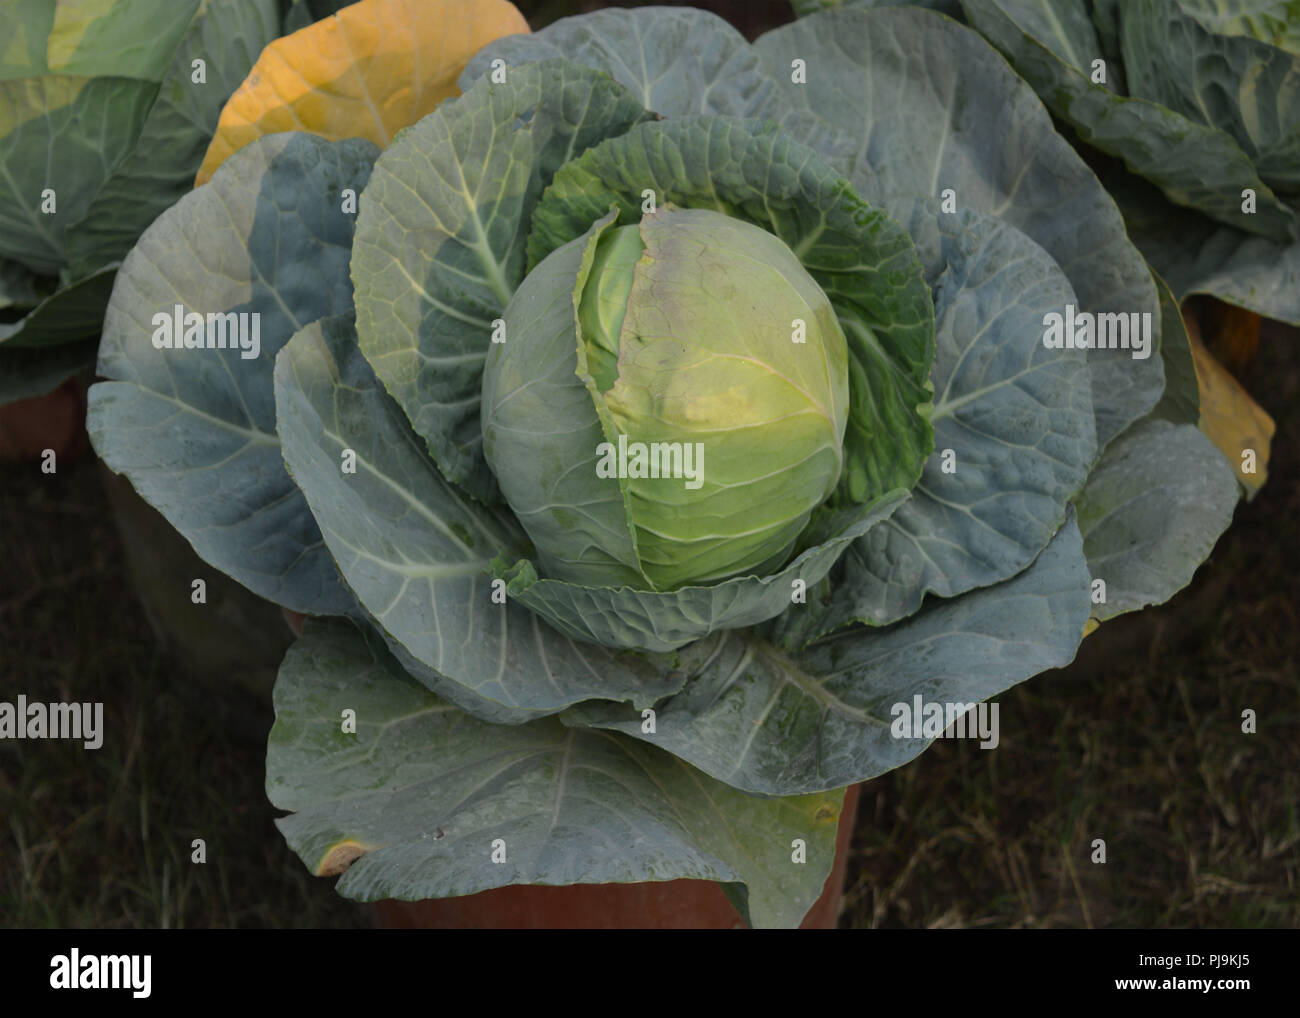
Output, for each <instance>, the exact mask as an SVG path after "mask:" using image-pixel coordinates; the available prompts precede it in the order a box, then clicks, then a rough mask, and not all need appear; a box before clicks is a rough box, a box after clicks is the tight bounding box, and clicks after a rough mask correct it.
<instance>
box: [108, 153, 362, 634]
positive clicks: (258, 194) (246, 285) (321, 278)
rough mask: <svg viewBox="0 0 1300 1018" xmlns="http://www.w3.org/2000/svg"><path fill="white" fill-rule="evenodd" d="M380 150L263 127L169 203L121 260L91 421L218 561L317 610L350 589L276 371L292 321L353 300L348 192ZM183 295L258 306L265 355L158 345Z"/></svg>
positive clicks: (170, 515)
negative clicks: (285, 426)
mask: <svg viewBox="0 0 1300 1018" xmlns="http://www.w3.org/2000/svg"><path fill="white" fill-rule="evenodd" d="M376 154H377V149H376V148H375V146H373V145H371V144H370V143H369V142H366V141H361V140H359V139H350V140H348V141H344V142H339V143H330V142H326V141H324V140H322V139H320V138H317V137H315V136H314V135H308V134H279V135H274V136H271V137H267V138H263V139H260V140H259V141H258V142H256V143H255V144H253V145H250V146H248V147H247V148H245V149H243V150H241V151H240V152H239V153H238V154H237V155H235V156H232V157H231V159H230V160H228V161H227V162H226V163H225V164H224V165H223V166H222V168H221V171H220V172H219V173H218V174H217V175H216V176H215V177H214V178H213V180H212V182H211V183H210V184H208V185H206V186H204V187H201V188H199V189H197V190H195V191H192V192H191V193H190V194H188V195H186V196H185V197H184V198H182V199H181V200H180V201H179V202H178V203H177V204H176V205H174V206H173V207H172V208H171V209H169V210H168V211H167V212H164V213H163V214H162V216H160V217H159V218H158V220H157V222H155V223H154V225H153V226H151V227H150V228H149V229H148V230H147V231H145V233H144V235H143V236H142V237H141V238H140V242H139V243H138V244H137V245H136V247H135V249H134V250H133V251H132V252H131V254H130V255H128V256H127V258H126V261H125V262H124V263H123V264H122V268H121V269H120V270H119V272H118V276H117V283H116V285H115V287H114V289H113V297H112V300H111V301H110V302H109V306H108V311H107V313H106V314H105V318H104V336H103V340H102V343H101V346H100V356H99V373H100V374H101V375H103V376H104V377H105V378H108V379H110V381H107V382H102V383H100V384H98V385H96V386H94V387H93V388H92V389H91V393H90V408H89V414H88V420H87V427H88V430H89V431H90V435H91V440H92V441H93V443H94V445H95V448H96V450H97V451H98V453H99V455H100V457H101V458H102V459H103V460H104V461H105V462H106V463H107V465H108V466H109V467H110V468H111V469H112V470H114V471H116V472H117V473H122V474H125V475H126V476H127V477H128V478H129V479H130V481H131V483H132V484H133V485H134V486H135V489H136V490H137V491H138V492H139V493H140V494H141V495H142V496H144V498H145V500H146V501H148V502H149V503H150V504H151V505H153V506H154V508H156V509H157V510H158V511H159V512H161V513H162V514H163V515H164V516H165V517H167V519H168V520H169V521H170V522H171V524H172V526H174V527H175V528H176V529H177V530H179V531H180V532H181V534H183V535H184V536H185V537H186V539H188V540H189V542H190V543H191V544H192V545H193V546H194V549H195V550H196V551H197V552H198V553H199V555H200V556H201V557H202V558H203V559H205V560H206V561H207V562H209V563H210V564H212V565H213V566H215V567H216V568H218V569H221V570H222V571H223V572H225V573H227V574H228V575H230V576H232V577H233V578H234V579H236V580H238V581H239V582H240V583H242V584H244V586H246V587H248V588H249V589H250V590H252V591H253V592H254V593H257V594H260V595H261V596H262V597H265V598H267V599H269V600H271V601H275V602H277V603H279V604H282V605H284V606H286V607H288V608H291V609H293V610H295V611H301V612H307V613H309V614H332V613H339V612H343V611H346V610H348V609H349V607H350V606H351V604H352V598H351V596H350V595H349V594H348V593H347V591H346V590H344V589H343V587H342V586H341V585H340V584H339V580H338V574H337V571H336V569H335V567H334V563H333V561H332V560H331V558H330V555H329V552H328V551H327V550H326V548H325V546H324V544H323V543H322V542H321V536H320V531H319V529H318V528H317V527H316V523H315V521H314V520H313V519H312V516H311V513H310V511H309V510H308V508H307V503H306V500H305V499H304V498H303V497H302V494H301V493H300V492H299V491H298V490H297V488H296V487H295V486H294V483H293V481H292V480H291V479H290V477H289V475H288V473H287V472H286V471H285V468H284V463H283V461H282V460H281V454H280V438H279V436H278V435H277V434H276V420H275V392H274V386H273V381H272V372H273V370H274V362H275V356H276V354H277V353H278V352H279V350H280V348H281V347H282V346H284V344H285V343H286V342H288V340H289V337H290V336H291V335H292V334H293V333H294V331H295V330H297V329H299V328H301V327H302V326H303V325H304V324H306V323H308V322H311V321H314V320H315V319H317V318H320V317H322V316H325V315H331V314H337V313H339V312H343V311H347V310H349V309H350V308H351V306H352V284H351V281H350V280H349V279H348V268H347V266H348V256H349V254H350V251H351V246H352V231H353V222H352V217H351V216H350V215H348V214H346V213H344V212H342V211H341V199H340V194H341V192H342V190H343V189H344V188H353V189H355V190H357V191H360V190H361V188H362V187H363V186H364V184H365V182H366V179H367V178H368V177H369V175H370V169H371V166H372V164H373V162H374V159H375V155H376ZM177 305H180V306H181V307H182V310H183V311H185V312H192V313H197V314H199V315H204V316H206V315H218V314H235V315H248V316H250V317H247V318H244V319H243V322H244V324H245V326H246V328H247V330H248V331H247V336H248V338H249V340H250V349H249V350H248V351H247V352H249V353H251V352H252V350H251V337H252V330H253V328H254V322H255V321H256V323H257V325H258V327H259V329H260V349H259V351H258V355H257V356H256V357H245V356H244V353H245V351H243V350H240V349H158V348H156V347H155V346H154V343H153V337H154V335H155V334H156V332H157V331H158V325H157V323H155V321H154V317H155V316H156V315H160V314H162V315H172V314H173V312H174V309H175V307H176V306H177ZM254 314H256V315H258V316H259V317H258V318H257V319H256V320H255V319H253V318H252V317H251V316H252V315H254ZM214 332H215V330H214ZM200 341H202V340H201V339H200Z"/></svg>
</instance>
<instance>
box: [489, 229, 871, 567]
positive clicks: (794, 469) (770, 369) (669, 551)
mask: <svg viewBox="0 0 1300 1018" xmlns="http://www.w3.org/2000/svg"><path fill="white" fill-rule="evenodd" d="M570 243H571V244H572V245H579V246H582V247H584V248H586V255H587V257H586V262H587V265H586V267H585V271H580V272H579V274H578V276H577V278H570V277H569V275H564V276H561V277H559V278H558V279H557V278H553V277H552V276H551V275H550V274H549V273H545V272H544V273H542V274H540V275H536V276H530V277H528V278H527V279H526V280H525V281H524V283H523V285H522V286H521V287H520V289H519V291H518V293H517V294H516V296H515V300H514V301H513V302H512V305H511V307H510V308H508V309H507V311H506V320H507V332H506V341H505V342H503V343H500V344H498V345H497V346H496V347H495V348H494V349H493V352H492V356H490V357H489V360H488V365H487V369H486V371H485V378H484V386H485V391H486V392H488V393H491V396H490V398H487V399H485V400H484V402H483V431H484V451H485V454H486V456H487V459H488V463H489V464H490V466H491V467H492V469H493V472H494V473H495V474H496V477H497V479H498V481H499V483H500V485H501V489H502V493H503V494H504V495H505V497H506V500H507V502H508V503H509V504H510V505H511V507H512V508H514V509H515V510H516V512H517V513H518V514H519V517H520V519H521V521H522V522H523V523H524V526H525V529H526V530H527V531H528V532H529V535H530V536H531V537H532V538H533V540H534V543H535V544H536V546H537V550H538V554H539V557H540V559H541V561H542V564H543V567H544V569H545V570H546V572H547V573H548V574H549V575H552V576H555V577H557V578H560V579H567V580H572V581H574V582H586V583H605V584H611V585H613V584H619V583H625V584H629V585H632V586H639V587H646V588H650V589H657V590H667V589H672V588H674V587H677V586H680V585H682V584H685V583H710V582H715V581H717V580H721V579H724V578H726V577H728V576H732V575H736V574H740V573H755V574H757V575H765V574H766V573H768V572H770V571H772V570H773V569H775V568H778V567H779V566H781V565H782V564H783V563H784V561H785V560H786V559H787V558H788V557H789V555H790V552H791V551H792V549H793V548H794V545H795V542H796V540H797V539H798V537H799V534H800V533H801V532H802V531H803V529H804V527H805V526H806V525H807V523H808V520H809V517H810V516H811V514H812V512H813V510H814V509H816V507H817V506H818V505H819V504H820V503H821V502H822V501H824V500H825V499H826V498H827V497H828V496H829V495H830V494H831V492H832V491H833V490H834V489H835V486H836V484H837V483H838V481H839V479H840V473H841V468H842V466H843V451H842V443H843V441H844V429H845V424H846V420H847V414H848V384H849V383H848V365H847V360H848V354H847V350H846V346H845V340H844V333H843V331H842V330H841V328H840V325H839V323H838V322H837V321H836V317H835V314H834V311H833V309H832V308H831V304H830V301H829V300H828V299H827V297H826V295H825V294H824V293H823V292H822V289H821V287H819V286H818V285H817V283H816V282H815V281H814V280H813V279H812V277H811V276H809V275H808V272H807V271H806V270H805V269H804V267H803V266H802V265H801V264H800V263H799V260H798V259H797V258H796V257H795V255H794V253H793V252H792V251H790V249H789V248H788V247H787V246H786V245H785V244H784V243H782V242H781V241H780V240H779V239H778V238H776V237H774V236H773V235H772V234H770V233H768V232H767V231H766V230H762V229H760V228H759V227H757V226H753V225H751V224H749V223H746V222H743V221H740V220H736V219H732V218H730V217H728V216H725V215H723V214H721V213H719V212H713V211H710V210H704V209H680V210H679V209H665V210H662V211H659V212H654V213H649V214H647V215H645V216H644V217H643V218H642V220H641V222H640V223H639V224H635V225H630V226H621V227H617V228H614V229H606V230H603V231H601V232H600V233H599V234H597V235H596V236H594V237H590V238H579V239H578V240H575V241H572V242H570ZM557 287H559V288H560V289H562V290H563V291H564V297H565V298H566V299H567V298H568V297H569V295H572V299H573V303H574V305H575V307H576V312H577V313H576V315H575V317H574V319H573V320H572V321H570V322H567V323H563V324H566V325H568V326H569V331H570V334H571V335H570V338H569V344H570V345H571V346H572V358H573V361H574V364H575V370H576V374H577V376H578V377H579V378H580V379H581V380H582V381H583V383H584V385H585V386H586V388H587V391H588V394H589V397H590V401H589V405H588V406H587V408H586V414H585V416H586V417H587V418H588V420H589V421H590V422H595V421H597V420H599V422H600V424H601V426H602V427H601V432H600V434H599V436H598V437H599V438H600V439H601V440H600V441H599V442H597V443H596V445H595V448H592V447H591V446H590V441H589V440H590V437H591V434H592V432H591V431H590V430H588V429H583V430H580V431H578V430H575V429H574V427H573V424H574V421H573V418H572V417H571V416H565V417H560V416H557V415H556V413H555V408H554V406H553V405H549V404H548V402H547V401H546V400H545V399H544V398H535V397H530V394H529V393H528V392H527V390H528V388H529V387H530V381H531V380H532V379H535V378H537V377H540V376H545V375H546V374H547V373H549V372H550V371H552V370H554V367H555V365H554V363H553V352H554V350H555V349H556V346H557V344H556V342H555V337H554V336H550V335H546V334H544V332H545V326H543V327H542V329H540V330H539V328H538V325H537V323H536V322H535V321H531V320H530V318H529V315H528V311H527V308H528V307H530V306H531V305H532V304H533V303H534V302H536V301H540V300H545V299H546V298H547V297H548V296H550V295H551V292H552V291H553V290H554V289H555V288H557ZM566 352H567V351H566ZM502 379H508V382H507V384H502ZM521 390H523V391H522V392H521ZM522 460H526V461H542V462H554V472H553V473H552V474H551V476H552V477H554V478H555V479H556V483H554V484H553V485H552V486H550V487H549V488H548V489H547V490H546V493H545V498H544V499H542V500H541V502H540V504H539V498H538V495H539V491H538V489H537V488H536V487H535V486H534V485H533V483H532V475H531V473H530V472H528V471H522V470H515V469H513V465H514V464H515V463H516V462H519V461H522ZM548 473H549V472H548ZM593 473H594V474H595V476H596V477H597V478H598V479H599V480H600V481H601V482H603V484H602V485H601V487H603V488H604V489H605V495H606V498H605V499H604V501H603V505H602V509H603V510H608V511H598V512H593V511H592V510H591V503H590V498H589V493H590V490H591V487H592V485H591V476H590V475H591V474H593Z"/></svg>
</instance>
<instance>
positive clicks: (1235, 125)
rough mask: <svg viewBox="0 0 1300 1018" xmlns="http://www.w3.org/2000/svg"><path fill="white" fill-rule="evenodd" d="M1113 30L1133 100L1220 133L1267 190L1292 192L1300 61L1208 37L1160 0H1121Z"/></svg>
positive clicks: (1299, 123)
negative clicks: (1251, 165)
mask: <svg viewBox="0 0 1300 1018" xmlns="http://www.w3.org/2000/svg"><path fill="white" fill-rule="evenodd" d="M1292 17H1294V15H1292ZM1119 31H1120V46H1121V49H1122V51H1123V53H1124V64H1125V67H1126V69H1127V74H1128V81H1129V89H1130V91H1131V92H1132V93H1133V94H1134V95H1140V96H1145V97H1146V98H1148V99H1151V100H1154V101H1155V102H1159V103H1162V104H1164V105H1165V106H1168V107H1169V108H1170V109H1172V110H1175V111H1177V112H1178V113H1181V114H1182V115H1183V116H1185V117H1187V118H1188V119H1190V120H1193V121H1196V122H1198V123H1204V124H1207V125H1210V126H1213V127H1217V128H1219V129H1220V130H1222V131H1226V132H1227V133H1228V134H1230V135H1232V137H1234V138H1235V139H1236V140H1237V143H1238V144H1239V145H1240V146H1241V147H1242V148H1243V149H1245V151H1246V153H1247V154H1248V155H1249V156H1250V158H1251V161H1252V162H1253V163H1254V164H1255V168H1256V170H1257V171H1258V172H1259V175H1260V177H1261V178H1262V179H1263V180H1264V181H1266V182H1267V183H1268V184H1269V186H1271V187H1272V188H1273V189H1274V190H1275V191H1278V192H1280V193H1285V194H1291V195H1300V56H1297V55H1295V54H1292V53H1288V52H1286V51H1285V50H1282V49H1278V48H1277V47H1274V46H1270V45H1268V44H1267V43H1263V42H1260V41H1258V40H1257V39H1254V38H1251V37H1250V36H1247V35H1217V34H1214V33H1213V32H1211V31H1209V30H1207V29H1206V28H1205V27H1204V26H1203V25H1202V24H1201V23H1200V22H1198V21H1197V19H1195V18H1193V17H1190V16H1189V15H1188V14H1187V13H1186V12H1185V10H1184V9H1183V6H1182V4H1181V3H1167V2H1164V0H1128V2H1127V3H1125V4H1124V5H1123V8H1122V14H1121V17H1120V22H1119ZM1275 239H1276V238H1275Z"/></svg>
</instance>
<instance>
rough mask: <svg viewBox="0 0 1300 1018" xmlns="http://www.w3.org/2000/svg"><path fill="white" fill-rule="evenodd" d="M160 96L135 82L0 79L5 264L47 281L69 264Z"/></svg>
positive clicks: (0, 225) (0, 234) (1, 251)
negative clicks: (76, 241)
mask: <svg viewBox="0 0 1300 1018" xmlns="http://www.w3.org/2000/svg"><path fill="white" fill-rule="evenodd" d="M157 93H158V84H157V82H153V81H139V80H134V79H130V78H75V77H69V76H66V75H47V76H45V77H40V78H22V79H16V80H10V81H2V80H0V257H4V258H12V259H14V260H15V261H17V262H20V263H21V264H23V265H25V266H26V267H27V268H28V269H30V270H31V271H33V272H36V273H41V274H44V275H55V274H57V273H58V272H59V271H60V269H62V268H63V267H64V266H66V265H67V263H68V248H69V245H70V243H71V241H72V238H73V237H74V236H75V233H76V227H77V224H78V223H79V222H80V221H81V219H82V217H83V216H84V215H85V214H86V210H87V209H89V208H90V205H91V202H92V201H93V200H94V198H95V195H96V194H97V193H98V192H99V188H100V185H101V184H102V183H103V182H104V180H105V179H106V178H107V177H109V176H110V175H112V173H113V172H114V171H115V170H117V168H118V167H119V166H120V165H121V164H122V163H123V161H124V160H125V159H126V158H127V156H128V155H129V154H130V153H131V151H132V149H134V147H135V144H136V140H137V139H138V138H139V136H140V130H141V128H142V126H143V124H144V121H145V117H146V116H147V115H148V113H149V108H150V106H152V104H153V101H154V98H155V96H156V95H157ZM48 192H53V194H52V195H51V194H49V193H48ZM51 202H52V203H53V204H52V205H51V204H49V203H51ZM51 208H52V209H53V211H50V209H51Z"/></svg>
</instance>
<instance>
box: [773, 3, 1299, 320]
mask: <svg viewBox="0 0 1300 1018" xmlns="http://www.w3.org/2000/svg"><path fill="white" fill-rule="evenodd" d="M841 6H847V7H854V6H864V7H865V6H875V4H873V3H870V2H864V0H796V2H795V4H794V7H795V9H796V10H797V11H799V12H800V13H805V14H806V13H810V12H814V11H816V10H820V9H822V8H824V7H841ZM926 6H929V5H926ZM937 6H939V7H940V9H942V10H944V11H945V13H947V14H950V15H952V16H954V17H956V18H964V20H966V21H967V22H968V23H969V24H970V25H971V26H972V27H974V28H975V29H976V30H978V31H979V32H981V33H982V34H983V35H984V36H985V37H986V38H987V39H988V40H989V41H990V42H991V43H993V45H995V46H997V48H998V49H999V50H1001V52H1002V53H1003V54H1004V55H1005V56H1006V58H1007V59H1008V60H1009V61H1010V62H1011V64H1012V66H1013V67H1015V69H1016V71H1017V72H1018V73H1019V74H1020V75H1022V76H1023V77H1024V78H1025V80H1026V81H1028V82H1029V84H1030V85H1031V86H1032V87H1033V89H1034V91H1035V92H1037V93H1038V95H1039V97H1040V98H1041V99H1042V100H1043V102H1044V103H1045V104H1046V105H1047V107H1048V109H1050V110H1051V111H1052V114H1053V115H1054V116H1055V117H1057V118H1059V120H1060V121H1061V122H1062V123H1063V124H1064V125H1066V126H1067V127H1068V129H1069V130H1070V131H1072V132H1073V133H1074V136H1075V137H1076V138H1077V140H1078V141H1080V142H1082V143H1084V144H1085V145H1087V146H1090V147H1092V148H1094V149H1097V150H1099V151H1100V152H1104V153H1106V154H1108V155H1110V156H1113V157H1115V159H1116V160H1117V162H1116V165H1115V166H1114V167H1113V168H1110V169H1108V170H1107V172H1106V173H1105V175H1104V181H1105V183H1106V186H1107V187H1108V188H1109V189H1110V191H1111V192H1112V194H1113V195H1114V197H1115V200H1116V201H1117V202H1118V203H1119V205H1120V207H1121V209H1122V210H1123V211H1124V215H1125V219H1126V222H1127V225H1128V229H1129V233H1130V235H1131V236H1132V238H1133V241H1134V243H1135V244H1136V245H1137V246H1138V248H1139V249H1140V250H1141V251H1142V253H1143V254H1144V255H1145V256H1146V257H1147V259H1148V260H1149V261H1150V262H1151V264H1152V266H1153V267H1154V268H1155V269H1156V271H1157V272H1159V273H1160V275H1161V276H1162V277H1163V278H1164V279H1165V280H1167V281H1168V283H1169V285H1170V286H1171V287H1172V288H1173V291H1174V293H1175V295H1176V296H1177V297H1178V298H1179V299H1180V300H1181V299H1182V298H1183V297H1185V296H1187V295H1188V294H1193V293H1203V294H1208V295H1211V296H1213V297H1217V298H1218V299H1220V300H1223V301H1226V302H1228V303H1230V304H1235V305H1238V306H1240V307H1243V308H1247V309H1249V310H1251V311H1254V312H1256V313H1257V314H1261V315H1264V316H1265V317H1268V318H1276V319H1278V320H1280V321H1284V322H1288V323H1290V324H1292V325H1297V324H1300V219H1298V218H1297V217H1300V13H1298V12H1297V10H1296V6H1295V4H1294V3H1291V2H1288V0H1259V2H1250V3H1241V2H1237V0H960V2H959V3H958V2H957V0H952V2H945V3H942V4H939V5H937Z"/></svg>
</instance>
